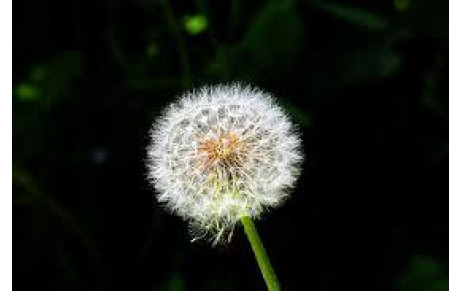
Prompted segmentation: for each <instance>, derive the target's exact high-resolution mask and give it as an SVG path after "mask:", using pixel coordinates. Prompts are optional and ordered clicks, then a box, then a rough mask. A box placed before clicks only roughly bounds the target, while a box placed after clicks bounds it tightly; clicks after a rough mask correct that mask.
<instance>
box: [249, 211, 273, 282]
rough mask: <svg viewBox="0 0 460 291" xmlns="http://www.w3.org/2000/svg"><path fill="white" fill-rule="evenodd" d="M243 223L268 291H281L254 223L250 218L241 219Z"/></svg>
mask: <svg viewBox="0 0 460 291" xmlns="http://www.w3.org/2000/svg"><path fill="white" fill-rule="evenodd" d="M241 223H242V224H243V227H244V232H245V233H246V235H247V237H248V240H249V242H250V243H251V247H252V250H253V252H254V255H255V256H256V259H257V263H258V264H259V268H260V271H261V272H262V276H263V277H264V280H265V283H266V284H267V287H268V290H270V291H278V290H281V289H280V285H279V283H278V279H277V278H276V274H275V271H274V270H273V267H272V265H271V263H270V259H269V258H268V255H267V252H266V251H265V248H264V245H263V244H262V241H261V240H260V237H259V234H258V233H257V229H256V226H255V225H254V222H253V221H252V219H251V218H250V217H249V216H243V217H241Z"/></svg>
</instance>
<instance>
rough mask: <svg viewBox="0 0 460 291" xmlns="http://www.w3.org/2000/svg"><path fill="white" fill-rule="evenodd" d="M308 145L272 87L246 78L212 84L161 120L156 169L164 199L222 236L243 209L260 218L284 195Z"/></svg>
mask: <svg viewBox="0 0 460 291" xmlns="http://www.w3.org/2000/svg"><path fill="white" fill-rule="evenodd" d="M300 146H301V145H300V138H299V136H298V134H297V132H296V131H295V128H294V126H293V124H292V123H291V122H290V120H289V118H288V117H287V115H286V114H285V112H284V111H283V110H282V109H281V108H280V107H279V106H278V105H277V104H276V103H275V102H274V100H273V98H272V97H271V96H270V95H269V94H267V93H265V92H262V91H260V90H258V89H255V88H251V87H249V86H246V87H245V86H241V85H239V84H232V85H219V86H213V87H204V88H201V89H199V90H197V91H192V92H189V93H185V94H184V95H183V96H181V97H180V98H179V100H178V101H177V102H175V103H173V104H171V105H170V106H169V107H168V108H167V110H166V111H165V112H164V114H163V115H162V116H161V117H160V118H159V119H158V120H157V121H156V123H155V124H154V126H153V129H152V131H151V144H150V145H149V146H148V149H147V154H148V159H147V166H148V169H149V172H148V177H149V180H150V181H151V182H152V183H153V185H154V186H155V188H156V190H157V191H158V193H159V194H158V196H157V197H158V200H159V201H160V202H162V203H165V206H166V207H167V208H168V209H169V210H171V211H172V212H173V213H176V214H178V215H180V216H182V217H183V218H184V219H186V220H188V221H189V222H190V225H191V226H192V228H193V229H194V230H200V231H202V233H203V234H211V235H212V236H213V237H214V239H215V242H218V241H219V240H221V239H222V238H223V237H224V234H225V233H228V234H230V235H231V233H232V231H233V228H234V226H235V224H236V223H237V222H238V221H239V219H240V218H241V217H242V216H244V215H248V216H250V217H252V218H255V219H257V218H259V217H260V215H261V213H262V212H263V211H264V210H265V209H267V208H270V207H275V206H277V205H279V204H280V203H281V202H283V201H284V199H285V198H286V197H287V195H288V194H289V190H290V189H291V188H292V187H293V185H294V182H295V181H296V179H297V177H298V175H299V174H300V163H301V161H302V154H301V150H300Z"/></svg>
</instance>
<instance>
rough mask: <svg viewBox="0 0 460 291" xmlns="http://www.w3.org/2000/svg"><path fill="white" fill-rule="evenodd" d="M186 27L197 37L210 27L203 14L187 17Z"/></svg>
mask: <svg viewBox="0 0 460 291" xmlns="http://www.w3.org/2000/svg"><path fill="white" fill-rule="evenodd" d="M184 27H185V30H186V31H187V32H188V33H190V34H191V35H197V34H200V33H202V32H203V31H204V30H205V29H206V28H207V27H208V19H207V18H206V17H205V16H204V15H201V14H197V15H193V16H186V17H185V21H184Z"/></svg>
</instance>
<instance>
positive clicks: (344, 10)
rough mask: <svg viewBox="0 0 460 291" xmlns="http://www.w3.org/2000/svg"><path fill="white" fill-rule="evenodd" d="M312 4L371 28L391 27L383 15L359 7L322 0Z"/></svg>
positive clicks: (382, 28)
mask: <svg viewBox="0 0 460 291" xmlns="http://www.w3.org/2000/svg"><path fill="white" fill-rule="evenodd" d="M312 4H313V5H314V6H316V7H318V8H320V9H322V10H324V11H326V12H328V13H330V14H331V15H333V16H335V17H337V18H339V19H342V20H345V21H348V22H350V23H353V24H356V25H359V26H364V27H367V28H368V29H371V30H386V29H388V27H389V24H388V22H387V21H386V20H385V19H383V18H382V17H380V16H378V15H376V14H373V13H371V12H367V11H364V10H361V9H359V8H355V7H347V6H342V5H338V4H333V3H325V2H320V1H314V2H312Z"/></svg>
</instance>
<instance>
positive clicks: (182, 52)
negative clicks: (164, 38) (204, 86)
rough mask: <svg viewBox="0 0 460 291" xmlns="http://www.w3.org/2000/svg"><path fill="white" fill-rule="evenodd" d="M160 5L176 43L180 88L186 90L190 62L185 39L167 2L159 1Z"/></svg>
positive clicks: (189, 74)
mask: <svg viewBox="0 0 460 291" xmlns="http://www.w3.org/2000/svg"><path fill="white" fill-rule="evenodd" d="M161 5H162V6H163V9H164V12H165V16H166V21H167V22H168V26H169V29H170V30H171V34H172V35H173V37H174V39H175V41H176V45H177V50H178V53H179V62H180V66H181V85H182V88H188V87H189V85H190V83H191V78H192V77H191V73H190V60H189V56H188V52H187V46H186V44H185V38H184V36H183V35H182V33H181V30H180V26H179V25H178V23H177V20H176V17H175V15H174V12H173V10H172V8H171V6H170V5H169V2H168V0H161Z"/></svg>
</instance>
